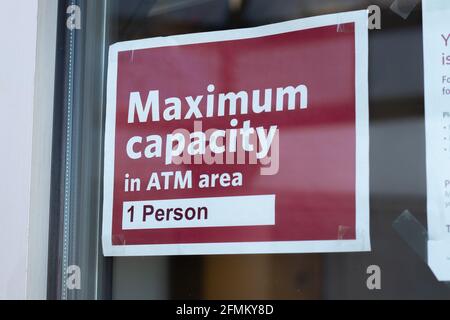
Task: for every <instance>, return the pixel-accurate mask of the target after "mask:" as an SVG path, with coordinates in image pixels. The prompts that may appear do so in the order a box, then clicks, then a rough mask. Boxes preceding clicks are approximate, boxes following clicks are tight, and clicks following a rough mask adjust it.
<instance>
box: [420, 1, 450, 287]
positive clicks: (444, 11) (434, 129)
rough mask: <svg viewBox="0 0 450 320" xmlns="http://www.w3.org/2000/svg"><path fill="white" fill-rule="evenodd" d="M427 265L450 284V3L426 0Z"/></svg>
mask: <svg viewBox="0 0 450 320" xmlns="http://www.w3.org/2000/svg"><path fill="white" fill-rule="evenodd" d="M422 10H423V45H424V67H425V123H426V148H427V195H428V203H427V210H428V236H429V240H428V265H429V266H430V268H431V269H432V271H433V272H434V274H435V275H436V277H437V278H438V280H440V281H450V23H449V21H450V1H449V0H423V1H422Z"/></svg>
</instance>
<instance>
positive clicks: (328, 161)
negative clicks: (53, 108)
mask: <svg viewBox="0 0 450 320" xmlns="http://www.w3.org/2000/svg"><path fill="white" fill-rule="evenodd" d="M342 30H345V32H342ZM367 50H368V31H367V12H366V11H357V12H349V13H339V14H333V15H326V16H319V17H313V18H307V19H300V20H293V21H288V22H283V23H277V24H271V25H267V26H262V27H257V28H249V29H239V30H228V31H218V32H207V33H197V34H188V35H180V36H172V37H159V38H152V39H144V40H138V41H128V42H121V43H116V44H114V45H112V46H111V47H110V49H109V66H108V88H107V112H106V134H105V159H104V161H105V163H104V167H105V175H104V202H103V236H102V237H103V251H104V254H105V255H107V256H132V255H178V254H237V253H289V252H343V251H366V250H370V240H369V187H368V186H369V183H368V175H369V170H368V166H369V163H368V162H369V160H368V155H369V142H368V140H369V139H368V74H367V73H368V51H367Z"/></svg>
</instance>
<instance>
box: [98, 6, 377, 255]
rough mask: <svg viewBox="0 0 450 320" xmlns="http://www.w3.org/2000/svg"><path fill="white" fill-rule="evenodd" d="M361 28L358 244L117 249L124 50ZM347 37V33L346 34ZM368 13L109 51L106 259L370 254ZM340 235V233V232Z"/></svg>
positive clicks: (282, 243)
mask: <svg viewBox="0 0 450 320" xmlns="http://www.w3.org/2000/svg"><path fill="white" fill-rule="evenodd" d="M351 22H354V23H355V43H356V44H355V46H356V48H355V49H356V50H355V56H356V61H355V63H356V66H355V73H356V74H355V77H356V78H355V80H356V81H355V84H356V88H355V90H356V186H355V190H356V239H354V240H320V241H273V242H227V243H189V244H157V245H113V244H112V239H111V238H112V212H113V186H114V144H115V139H114V137H115V123H116V85H117V57H118V53H119V52H121V51H130V50H139V49H146V48H157V47H169V46H180V45H187V44H196V43H208V42H219V41H229V40H238V39H249V38H257V37H264V36H270V35H275V34H281V33H286V32H292V31H298V30H306V29H312V28H318V27H324V26H330V25H339V24H344V23H351ZM342 32H345V30H342ZM368 99H369V98H368V13H367V11H366V10H361V11H353V12H345V13H337V14H330V15H323V16H318V17H311V18H304V19H298V20H292V21H287V22H281V23H275V24H270V25H266V26H262V27H256V28H247V29H235V30H226V31H215V32H205V33H196V34H187V35H178V36H170V37H157V38H151V39H144V40H136V41H126V42H120V43H116V44H113V45H111V46H110V49H109V65H108V83H107V108H106V128H105V130H106V132H105V159H104V184H103V185H104V191H103V230H102V240H103V241H102V242H103V254H104V255H105V256H156V255H167V256H168V255H201V254H253V253H306V252H350V251H370V234H369V112H368V109H369V106H368ZM336 233H337V230H336Z"/></svg>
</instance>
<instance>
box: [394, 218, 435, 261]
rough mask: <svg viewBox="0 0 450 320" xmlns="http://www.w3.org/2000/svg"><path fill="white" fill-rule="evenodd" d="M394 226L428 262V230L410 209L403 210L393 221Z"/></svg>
mask: <svg viewBox="0 0 450 320" xmlns="http://www.w3.org/2000/svg"><path fill="white" fill-rule="evenodd" d="M392 227H393V228H394V229H395V231H397V233H398V234H399V235H400V237H401V238H402V239H403V240H404V241H405V242H406V243H407V244H408V245H409V246H410V247H411V248H412V249H413V250H414V251H415V252H416V253H417V254H418V255H419V256H420V257H421V258H422V260H423V261H424V262H426V263H428V259H427V257H428V254H427V245H428V232H427V230H426V229H425V228H424V226H423V225H422V224H421V223H420V222H419V221H418V220H417V219H416V218H415V217H414V216H413V215H412V214H411V213H410V212H409V211H408V210H405V211H403V213H402V214H401V215H400V216H399V217H398V218H397V219H396V220H395V221H394V222H393V223H392Z"/></svg>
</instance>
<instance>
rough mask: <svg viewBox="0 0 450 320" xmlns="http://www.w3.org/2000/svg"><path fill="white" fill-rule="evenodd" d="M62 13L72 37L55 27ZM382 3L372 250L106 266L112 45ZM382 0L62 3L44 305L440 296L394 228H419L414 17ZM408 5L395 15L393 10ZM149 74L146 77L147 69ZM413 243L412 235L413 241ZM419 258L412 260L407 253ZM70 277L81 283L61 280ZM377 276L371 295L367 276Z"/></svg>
mask: <svg viewBox="0 0 450 320" xmlns="http://www.w3.org/2000/svg"><path fill="white" fill-rule="evenodd" d="M69 5H77V6H79V7H80V9H81V29H79V30H78V29H73V30H68V29H67V28H66V20H67V13H66V9H67V7H68V6H69ZM370 5H377V6H379V7H380V8H381V17H382V19H381V29H375V30H370V32H369V95H370V101H369V112H370V233H371V243H372V250H371V251H370V252H355V253H328V254H317V253H308V254H256V255H202V256H161V257H114V258H105V257H103V254H102V248H101V219H102V213H101V212H102V192H103V185H102V184H103V182H102V178H103V157H104V154H103V147H104V130H105V126H104V121H105V108H106V104H105V97H106V76H107V75H106V70H107V63H108V59H107V55H108V48H109V46H110V45H111V44H113V43H116V42H119V41H126V40H136V39H145V38H151V37H158V36H170V35H178V34H187V33H195V32H207V31H216V30H227V29H235V28H247V27H255V26H261V25H266V24H270V23H275V22H282V21H288V20H292V19H298V18H305V17H311V16H317V15H323V14H329V13H337V12H345V11H351V10H362V9H367V8H368V7H369V6H370ZM389 5H390V1H381V0H379V1H365V0H351V1H334V0H320V1H317V0H308V1H306V0H284V1H269V0H214V1H211V0H164V1H163V0H161V1H156V0H155V1H152V0H127V1H124V0H97V1H87V0H80V1H60V17H59V28H60V30H59V36H58V44H59V46H58V61H57V62H58V64H57V66H58V73H57V90H56V93H55V102H56V103H55V130H54V132H55V135H54V150H53V177H52V190H53V192H52V199H51V201H52V202H51V203H52V212H51V217H52V219H51V230H52V234H51V242H50V255H49V256H50V258H49V259H50V261H49V262H50V266H49V297H50V298H58V299H59V298H62V299H86V298H98V299H111V298H112V299H129V298H133V299H156V298H158V299H166V298H167V299H169V298H170V299H365V298H367V299H381V298H387V299H429V298H438V299H441V298H445V299H448V298H450V289H449V288H448V287H447V286H446V285H445V284H444V283H442V282H438V281H437V280H436V278H435V277H434V275H433V273H432V272H431V271H430V269H429V268H428V266H427V264H426V263H425V261H424V260H423V257H421V255H420V254H418V253H417V252H416V251H415V249H417V247H415V248H412V247H411V246H409V244H408V243H407V242H406V241H404V239H403V238H402V233H401V232H399V231H398V228H395V221H396V219H397V218H398V217H399V216H400V214H402V212H403V211H404V210H409V211H410V212H411V213H412V214H413V215H414V216H415V217H416V218H417V219H418V220H419V222H420V224H422V225H423V226H424V227H425V228H426V225H427V219H426V200H427V198H426V174H425V173H426V171H425V170H426V169H425V127H424V92H423V87H424V83H423V79H424V76H423V51H422V45H423V42H422V18H421V17H422V12H421V7H420V6H417V7H416V8H414V9H413V10H411V11H410V12H408V15H407V17H406V18H404V17H401V16H400V15H399V14H398V13H397V12H395V11H393V10H391V9H390V8H389ZM405 11H407V8H404V9H403V12H405ZM153 76H154V77H158V75H157V74H156V75H153ZM418 241H419V242H420V239H418ZM419 253H421V252H419ZM70 265H77V266H79V267H80V269H81V274H82V278H81V279H82V280H81V289H79V290H69V289H68V288H67V286H66V282H65V272H64V270H66V269H67V267H68V266H70ZM371 265H377V266H379V267H380V270H381V272H382V289H381V290H369V289H368V287H367V285H366V281H367V278H368V276H369V275H368V273H367V268H368V267H369V266H371Z"/></svg>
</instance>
